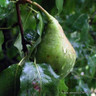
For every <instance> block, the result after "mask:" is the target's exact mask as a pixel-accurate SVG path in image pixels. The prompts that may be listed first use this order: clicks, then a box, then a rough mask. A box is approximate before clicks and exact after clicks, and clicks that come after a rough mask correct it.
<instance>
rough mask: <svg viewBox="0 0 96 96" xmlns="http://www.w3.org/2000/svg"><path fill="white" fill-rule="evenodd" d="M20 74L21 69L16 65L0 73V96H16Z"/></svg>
mask: <svg viewBox="0 0 96 96" xmlns="http://www.w3.org/2000/svg"><path fill="white" fill-rule="evenodd" d="M20 74H21V67H20V66H18V64H13V65H12V66H9V67H8V68H7V69H5V70H4V71H2V72H1V73H0V96H9V94H10V96H16V94H17V93H18V91H19V88H20ZM14 94H15V95H14Z"/></svg>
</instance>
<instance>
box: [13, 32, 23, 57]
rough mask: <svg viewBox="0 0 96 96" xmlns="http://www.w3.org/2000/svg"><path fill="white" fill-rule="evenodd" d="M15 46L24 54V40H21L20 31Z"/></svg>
mask: <svg viewBox="0 0 96 96" xmlns="http://www.w3.org/2000/svg"><path fill="white" fill-rule="evenodd" d="M14 46H15V47H16V48H17V49H18V50H19V53H20V55H21V56H22V41H21V34H20V33H19V35H18V37H17V39H16V41H15V43H14Z"/></svg>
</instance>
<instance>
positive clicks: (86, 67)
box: [0, 0, 96, 96]
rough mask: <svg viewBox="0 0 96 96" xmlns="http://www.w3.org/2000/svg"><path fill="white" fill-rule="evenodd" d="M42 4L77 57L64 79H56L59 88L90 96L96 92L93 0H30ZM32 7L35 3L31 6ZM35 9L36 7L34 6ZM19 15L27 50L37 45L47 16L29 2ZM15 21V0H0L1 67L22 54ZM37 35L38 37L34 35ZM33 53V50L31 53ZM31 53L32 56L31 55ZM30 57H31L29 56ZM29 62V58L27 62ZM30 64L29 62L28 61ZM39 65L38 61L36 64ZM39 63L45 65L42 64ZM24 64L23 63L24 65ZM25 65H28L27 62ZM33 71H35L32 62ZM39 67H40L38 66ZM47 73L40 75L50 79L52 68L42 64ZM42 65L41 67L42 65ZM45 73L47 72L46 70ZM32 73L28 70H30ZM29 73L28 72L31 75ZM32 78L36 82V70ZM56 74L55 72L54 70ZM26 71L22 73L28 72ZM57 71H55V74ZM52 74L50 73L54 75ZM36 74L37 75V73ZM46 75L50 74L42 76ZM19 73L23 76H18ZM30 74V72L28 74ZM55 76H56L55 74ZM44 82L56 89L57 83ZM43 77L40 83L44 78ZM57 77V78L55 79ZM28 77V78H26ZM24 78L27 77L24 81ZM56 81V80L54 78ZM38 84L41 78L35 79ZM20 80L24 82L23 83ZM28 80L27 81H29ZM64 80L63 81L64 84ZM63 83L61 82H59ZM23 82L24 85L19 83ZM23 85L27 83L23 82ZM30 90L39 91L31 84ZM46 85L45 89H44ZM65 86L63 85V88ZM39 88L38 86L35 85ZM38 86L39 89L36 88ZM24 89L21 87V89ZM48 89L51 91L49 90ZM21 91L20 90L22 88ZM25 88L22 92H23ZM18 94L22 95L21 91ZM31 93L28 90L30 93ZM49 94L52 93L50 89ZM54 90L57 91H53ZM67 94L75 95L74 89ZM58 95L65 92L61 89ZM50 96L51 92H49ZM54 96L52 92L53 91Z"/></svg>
mask: <svg viewBox="0 0 96 96" xmlns="http://www.w3.org/2000/svg"><path fill="white" fill-rule="evenodd" d="M33 1H36V2H38V3H39V4H40V5H41V6H43V7H44V8H45V9H46V10H47V11H48V12H49V13H50V14H51V15H52V16H54V17H55V18H56V19H57V20H58V21H59V23H60V24H61V26H62V27H63V29H64V31H65V34H66V36H67V37H68V39H69V40H70V42H71V44H72V45H73V47H74V48H75V50H76V53H77V60H76V64H75V67H74V69H73V71H72V72H71V73H70V74H69V75H68V76H67V77H66V78H65V79H64V81H65V83H64V82H63V80H61V81H60V82H59V86H58V88H59V91H60V90H61V91H62V90H64V91H68V92H85V93H84V94H83V93H79V94H80V95H79V96H90V92H93V91H94V92H96V83H95V82H96V27H95V26H96V1H95V0H33ZM33 8H34V7H33ZM35 9H36V8H35ZM20 10H21V18H22V24H23V28H24V37H25V39H26V40H27V41H30V42H31V43H32V44H33V45H34V43H35V45H34V46H33V47H30V45H28V46H27V47H28V50H31V51H32V50H33V49H34V48H36V46H37V45H38V43H39V42H40V41H41V39H42V38H41V35H42V34H43V33H44V32H43V33H42V30H43V28H44V26H46V23H47V21H46V17H45V15H44V14H43V13H42V12H39V10H38V9H36V10H37V11H38V12H34V11H33V10H32V9H30V8H29V7H28V4H25V5H21V6H20ZM16 22H17V15H16V8H15V4H14V2H12V1H10V2H9V0H0V71H2V70H4V69H5V68H7V67H8V66H9V65H12V64H16V63H18V62H19V61H20V60H21V58H22V56H23V52H22V44H21V36H20V31H19V28H18V27H17V26H16V27H12V26H13V24H14V23H16ZM37 38H38V39H37ZM32 54H33V55H34V54H35V52H33V53H32ZM33 55H32V57H33ZM30 60H33V58H30ZM27 63H28V62H27ZM31 63H32V62H31ZM28 64H29V66H30V63H28ZM38 66H39V65H38ZM41 66H43V67H44V66H45V65H44V64H43V65H41ZM25 67H26V66H25ZM27 67H28V66H27ZM31 67H32V70H33V69H34V70H33V71H32V74H33V72H35V71H36V69H35V68H34V65H32V66H31ZM39 68H40V67H39ZM44 68H45V69H46V70H47V71H48V73H49V74H46V75H44V73H42V76H44V77H43V79H44V80H45V81H46V80H48V82H49V81H50V80H51V79H52V76H50V74H51V75H52V72H51V71H50V70H49V69H48V68H49V67H47V66H45V67H44ZM41 69H42V68H41ZM45 73H46V72H45ZM30 74H31V73H30ZM30 74H29V75H30ZM34 74H35V76H34V75H32V78H31V80H33V81H34V79H35V83H36V82H37V81H36V80H37V79H38V74H36V73H34ZM54 74H55V73H54ZM27 75H28V74H27V72H26V74H25V75H24V76H25V77H26V76H27ZM55 75H56V74H55ZM55 75H53V77H54V76H55ZM36 76H37V77H36ZM45 76H49V77H50V78H51V79H48V77H46V78H47V79H46V78H45ZM21 77H22V76H21ZM29 77H30V76H29ZM54 78H55V79H56V78H58V76H57V75H56V76H55V77H54ZM54 78H53V79H52V82H51V83H46V84H47V85H46V86H49V89H50V86H53V89H54V90H51V91H52V92H57V90H58V89H56V88H57V87H56V85H55V84H54V83H53V81H54ZM44 80H43V83H44V82H45V81H44ZM56 80H58V79H56ZM29 81H30V80H29ZM26 82H27V81H26ZM26 82H24V83H26ZM55 82H56V81H55ZM38 83H39V84H40V82H38ZM22 84H23V83H22ZM29 84H30V82H29ZM65 84H66V85H65ZM61 85H62V86H61ZM22 86H23V85H22ZM46 86H45V85H44V86H43V88H44V89H43V93H44V94H45V95H42V96H47V95H46V94H47V93H48V92H47V89H48V87H46ZM24 88H25V89H26V86H24ZM28 88H29V90H31V91H32V92H34V96H36V94H38V91H36V90H35V89H34V88H33V89H30V87H28ZM46 88H47V89H46ZM63 88H65V89H63ZM37 89H38V88H37ZM38 90H39V89H38ZM23 91H24V90H23ZM35 91H36V92H37V93H36V92H35ZM51 91H50V92H51ZM21 92H22V91H21ZM23 93H24V92H22V94H23ZM22 94H21V95H20V96H24V95H22ZM30 94H31V93H30ZM30 94H29V95H28V96H30ZM50 94H52V93H50ZM54 94H56V93H54ZM68 94H69V95H68V96H77V94H76V93H74V94H73V95H70V94H71V93H68ZM59 95H60V96H65V95H64V93H63V91H62V92H61V93H59ZM50 96H51V95H50ZM54 96H55V95H54Z"/></svg>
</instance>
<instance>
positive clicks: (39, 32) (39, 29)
mask: <svg viewBox="0 0 96 96" xmlns="http://www.w3.org/2000/svg"><path fill="white" fill-rule="evenodd" d="M37 19H38V20H39V22H38V25H37V33H38V34H39V35H40V36H41V35H42V31H43V19H42V16H41V14H40V12H38V14H37Z"/></svg>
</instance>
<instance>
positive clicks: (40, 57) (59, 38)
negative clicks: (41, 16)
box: [32, 2, 76, 77]
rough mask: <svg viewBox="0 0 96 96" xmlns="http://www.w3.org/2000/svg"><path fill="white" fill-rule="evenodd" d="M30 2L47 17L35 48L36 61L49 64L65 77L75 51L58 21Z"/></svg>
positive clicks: (70, 67) (73, 62) (73, 58)
mask: <svg viewBox="0 0 96 96" xmlns="http://www.w3.org/2000/svg"><path fill="white" fill-rule="evenodd" d="M32 4H34V5H35V6H37V7H38V8H39V9H41V10H42V11H43V12H44V13H45V15H46V16H47V19H48V26H47V29H46V32H45V35H44V36H43V37H42V41H41V43H40V44H39V46H38V48H37V53H36V60H37V63H47V64H50V65H51V66H52V68H53V69H54V71H55V72H56V73H57V74H59V75H61V76H63V77H65V76H66V75H68V74H69V73H70V71H71V70H72V68H73V66H74V64H75V60H76V52H75V50H74V48H73V47H72V45H71V43H70V42H69V40H68V39H67V37H66V36H65V34H64V31H63V29H62V27H61V25H60V24H59V23H58V21H57V20H56V19H55V18H54V17H53V16H51V15H50V14H49V13H48V12H47V11H46V10H45V9H44V8H42V7H41V6H40V5H39V4H37V3H36V2H32Z"/></svg>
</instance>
